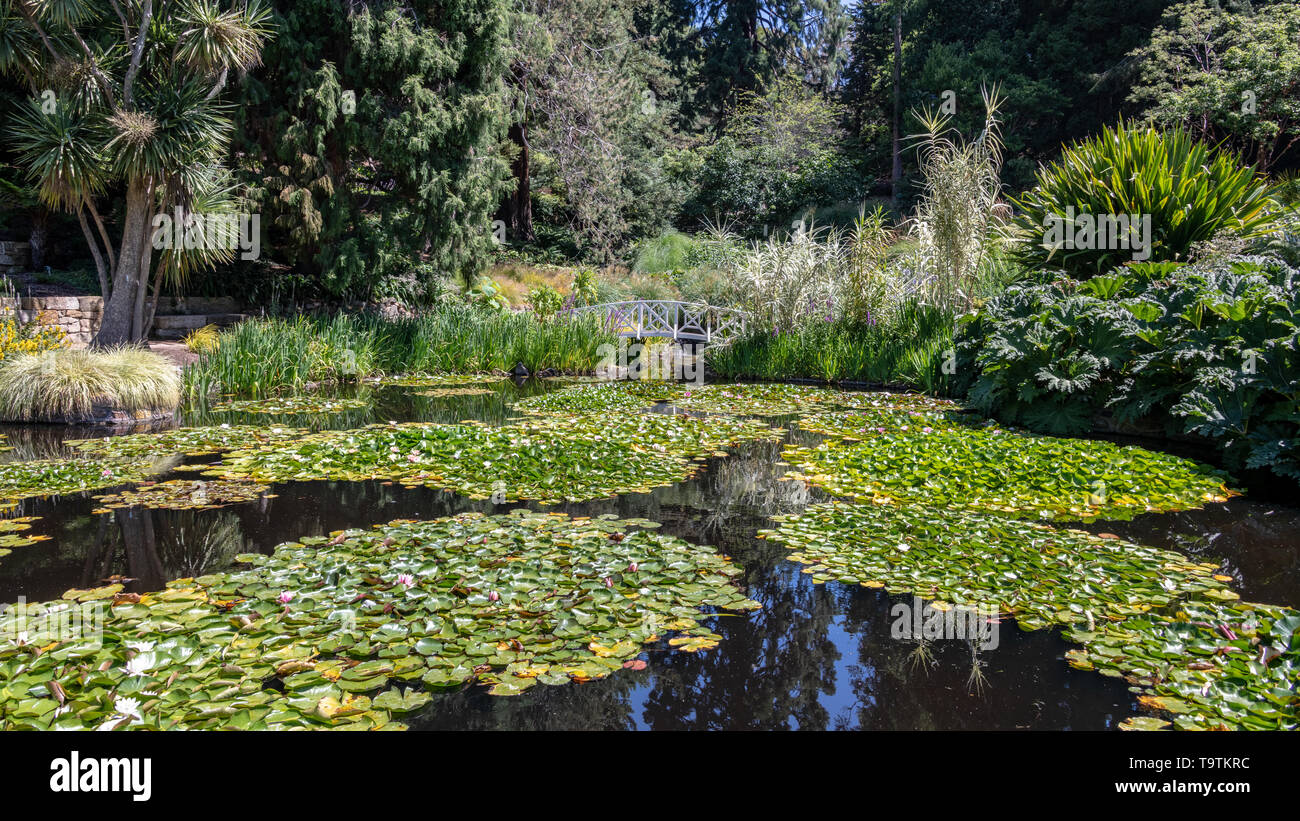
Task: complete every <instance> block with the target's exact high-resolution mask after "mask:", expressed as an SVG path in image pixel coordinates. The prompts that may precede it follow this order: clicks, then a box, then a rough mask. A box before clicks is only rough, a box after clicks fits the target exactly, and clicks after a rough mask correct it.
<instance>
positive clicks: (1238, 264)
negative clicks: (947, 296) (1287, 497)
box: [958, 258, 1300, 478]
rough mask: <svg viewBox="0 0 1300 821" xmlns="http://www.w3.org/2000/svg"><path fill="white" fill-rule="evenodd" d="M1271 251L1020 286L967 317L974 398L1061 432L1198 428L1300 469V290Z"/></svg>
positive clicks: (1288, 472) (1243, 453) (1255, 461)
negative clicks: (1105, 426) (1109, 423)
mask: <svg viewBox="0 0 1300 821" xmlns="http://www.w3.org/2000/svg"><path fill="white" fill-rule="evenodd" d="M1296 276H1297V272H1296V271H1295V270H1294V269H1292V268H1289V267H1287V266H1286V265H1285V264H1283V263H1281V262H1278V261H1276V260H1270V259H1267V258H1226V259H1215V260H1211V261H1207V262H1203V263H1198V264H1195V265H1188V266H1177V265H1160V264H1150V265H1135V266H1131V267H1129V268H1121V269H1117V270H1115V271H1113V272H1112V273H1110V274H1106V275H1103V276H1099V277H1093V278H1092V279H1090V280H1087V281H1086V282H1083V283H1079V282H1076V281H1073V280H1068V279H1062V280H1058V281H1056V282H1053V283H1050V284H1045V285H1024V286H1016V287H1012V288H1010V289H1008V291H1007V293H1006V294H1005V295H1003V296H1001V297H999V298H997V299H994V300H992V301H991V302H989V303H988V304H987V305H986V306H985V307H984V309H983V310H982V311H981V312H980V313H979V314H978V315H977V316H973V317H972V318H970V319H968V320H967V321H966V324H965V326H964V327H963V329H962V331H961V333H960V335H959V340H958V353H959V361H958V370H959V373H961V374H962V381H963V387H964V386H965V385H969V386H970V398H971V401H972V403H973V404H974V405H975V406H976V407H977V408H979V409H980V410H982V411H984V412H985V413H989V414H992V415H996V416H998V417H999V418H1002V419H1005V420H1008V421H1011V422H1015V423H1018V424H1024V425H1027V426H1029V427H1031V428H1033V429H1035V430H1041V431H1048V432H1053V433H1082V432H1085V431H1088V430H1091V429H1092V428H1093V426H1094V425H1095V424H1097V422H1098V418H1097V417H1099V416H1101V415H1105V416H1108V417H1112V418H1113V422H1114V423H1115V424H1119V425H1143V426H1146V427H1149V428H1151V427H1153V428H1155V429H1156V430H1158V431H1162V432H1166V433H1170V434H1195V435H1198V436H1201V437H1205V438H1208V439H1210V440H1212V441H1213V442H1214V443H1215V444H1217V445H1218V446H1219V447H1221V448H1222V449H1223V451H1224V454H1225V456H1226V458H1227V460H1228V464H1229V466H1231V467H1232V468H1234V469H1236V468H1241V467H1246V468H1271V469H1272V470H1273V471H1274V472H1276V473H1279V474H1282V475H1284V476H1289V477H1292V478H1300V449H1298V448H1297V443H1296V437H1297V434H1300V413H1298V411H1297V408H1298V407H1300V346H1298V345H1297V339H1300V336H1298V334H1300V322H1298V320H1297V315H1298V314H1300V290H1298V289H1297V282H1296Z"/></svg>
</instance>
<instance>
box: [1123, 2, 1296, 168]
mask: <svg viewBox="0 0 1300 821" xmlns="http://www.w3.org/2000/svg"><path fill="white" fill-rule="evenodd" d="M1233 5H1235V4H1232V5H1229V7H1228V8H1224V4H1220V3H1215V2H1207V0H1191V2H1182V3H1178V4H1177V5H1175V6H1173V7H1172V8H1170V9H1169V11H1168V12H1167V13H1166V15H1165V17H1164V19H1163V20H1162V21H1161V23H1160V25H1159V26H1158V27H1156V29H1155V30H1154V31H1152V32H1151V38H1150V41H1149V43H1148V44H1147V45H1146V46H1144V47H1142V48H1141V49H1139V50H1137V51H1136V52H1135V53H1134V55H1133V56H1134V57H1136V58H1137V65H1138V69H1139V72H1140V73H1139V77H1138V80H1137V82H1135V83H1134V86H1133V91H1132V94H1131V99H1132V100H1133V101H1135V102H1138V103H1142V104H1145V105H1146V106H1147V109H1146V112H1145V114H1146V116H1147V117H1149V118H1150V119H1151V120H1153V121H1154V122H1156V123H1160V124H1164V125H1174V124H1182V125H1186V126H1187V127H1188V128H1190V129H1192V130H1193V132H1194V133H1196V134H1197V135H1198V136H1199V137H1201V138H1202V139H1203V140H1204V141H1205V142H1207V143H1209V144H1211V145H1215V144H1220V143H1224V144H1226V145H1228V146H1230V147H1232V148H1234V149H1236V150H1237V151H1239V152H1240V153H1241V154H1242V155H1244V156H1245V157H1248V158H1249V159H1250V161H1251V162H1253V163H1254V164H1255V165H1256V166H1257V167H1258V168H1260V169H1262V170H1264V171H1268V170H1271V169H1272V168H1273V166H1274V165H1275V164H1276V163H1277V162H1278V161H1280V160H1282V159H1283V158H1284V157H1285V156H1286V154H1287V152H1288V151H1289V150H1290V149H1291V147H1292V146H1293V145H1295V144H1296V142H1297V140H1300V131H1297V124H1298V123H1300V94H1297V82H1296V78H1297V77H1300V6H1297V5H1296V4H1295V3H1290V2H1273V3H1257V4H1256V5H1257V6H1258V8H1256V9H1253V10H1252V11H1253V13H1250V11H1246V10H1243V9H1242V8H1241V7H1239V6H1238V7H1235V8H1234V7H1233Z"/></svg>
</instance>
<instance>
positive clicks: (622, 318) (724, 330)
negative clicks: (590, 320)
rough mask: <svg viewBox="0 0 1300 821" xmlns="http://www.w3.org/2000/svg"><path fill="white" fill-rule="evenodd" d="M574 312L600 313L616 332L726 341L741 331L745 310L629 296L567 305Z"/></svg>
mask: <svg viewBox="0 0 1300 821" xmlns="http://www.w3.org/2000/svg"><path fill="white" fill-rule="evenodd" d="M569 313H570V314H571V315H574V316H582V315H587V314H593V313H595V314H598V315H604V316H605V317H606V321H607V322H608V323H609V324H610V325H611V326H613V329H614V330H616V331H617V332H618V334H619V336H627V337H637V338H644V337H652V336H653V337H664V338H667V339H678V340H685V341H688V342H706V343H718V342H727V341H730V340H731V339H732V338H734V337H736V336H739V335H740V334H743V333H744V332H745V325H746V322H747V320H748V319H749V314H748V313H746V312H745V311H741V310H737V309H736V308H725V307H721V306H718V305H709V304H707V303H703V302H682V301H679V300H668V299H633V300H625V301H622V302H601V303H599V304H596V305H584V306H582V307H578V308H571V309H569Z"/></svg>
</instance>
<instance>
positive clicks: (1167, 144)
mask: <svg viewBox="0 0 1300 821" xmlns="http://www.w3.org/2000/svg"><path fill="white" fill-rule="evenodd" d="M1016 205H1017V206H1018V207H1019V209H1020V211H1021V214H1020V216H1019V217H1017V219H1016V221H1015V228H1016V233H1017V234H1018V235H1019V238H1020V239H1021V242H1020V244H1019V245H1018V246H1017V248H1016V254H1017V256H1018V257H1019V258H1020V260H1021V261H1022V262H1023V263H1024V264H1026V265H1032V266H1035V267H1047V268H1058V269H1063V270H1065V271H1066V272H1067V273H1069V274H1070V275H1071V276H1074V277H1079V278H1082V277H1088V276H1093V275H1095V274H1101V273H1105V272H1107V271H1109V270H1111V269H1112V268H1114V267H1116V266H1117V265H1121V264H1123V263H1125V262H1129V261H1131V260H1132V259H1133V258H1134V256H1133V251H1132V249H1131V248H1130V247H1128V244H1125V247H1083V248H1080V247H1075V248H1069V247H1055V246H1056V243H1053V242H1049V241H1047V237H1048V233H1047V231H1048V228H1049V226H1050V225H1052V224H1064V225H1066V227H1067V228H1068V227H1069V223H1070V222H1072V221H1073V220H1074V219H1078V217H1080V216H1083V215H1092V216H1093V217H1099V216H1103V215H1130V216H1132V215H1137V216H1139V217H1143V216H1150V218H1151V236H1150V237H1149V238H1148V241H1149V243H1150V249H1149V251H1150V257H1149V259H1150V260H1151V261H1154V262H1163V261H1186V260H1187V258H1188V255H1189V253H1190V252H1191V250H1192V246H1193V245H1195V244H1196V243H1199V242H1205V241H1207V240H1209V239H1211V238H1212V237H1214V236H1215V235H1216V234H1219V233H1220V232H1230V233H1232V234H1235V235H1238V236H1241V237H1247V238H1250V237H1255V236H1258V235H1260V234H1262V233H1264V232H1265V231H1266V230H1267V228H1268V227H1269V225H1270V224H1271V222H1272V221H1273V219H1274V215H1273V210H1274V209H1272V208H1270V205H1271V200H1270V199H1269V187H1268V185H1267V183H1266V182H1265V181H1264V180H1263V179H1262V178H1261V177H1260V176H1259V175H1258V174H1256V173H1255V169H1254V168H1253V167H1251V166H1245V165H1242V164H1241V163H1240V162H1239V160H1238V158H1237V157H1236V156H1235V155H1233V154H1231V153H1223V152H1216V151H1214V150H1213V149H1211V148H1210V147H1208V146H1206V145H1205V144H1203V143H1200V142H1198V141H1197V140H1196V139H1195V138H1194V137H1193V136H1192V135H1191V133H1190V132H1188V131H1187V130H1186V129H1184V128H1181V127H1175V128H1172V129H1169V130H1167V131H1160V130H1158V129H1155V128H1151V127H1145V126H1137V127H1134V126H1126V125H1124V124H1122V123H1121V124H1119V125H1117V126H1115V127H1114V128H1107V129H1105V130H1103V131H1102V133H1101V134H1099V135H1097V136H1096V137H1093V138H1092V139H1088V140H1083V141H1082V142H1079V143H1076V144H1075V145H1073V146H1071V147H1069V148H1068V149H1066V151H1065V153H1064V154H1063V155H1062V156H1061V159H1060V160H1058V161H1057V162H1055V163H1052V164H1051V165H1049V166H1047V167H1045V168H1043V169H1041V170H1040V171H1039V173H1038V179H1037V182H1036V184H1035V185H1034V187H1033V189H1031V190H1030V191H1029V192H1027V193H1026V194H1025V195H1024V196H1022V197H1021V198H1020V199H1019V200H1018V201H1017V203H1016ZM1085 244H1087V245H1090V246H1096V245H1100V244H1101V243H1098V242H1090V243H1085ZM1110 245H1118V243H1110Z"/></svg>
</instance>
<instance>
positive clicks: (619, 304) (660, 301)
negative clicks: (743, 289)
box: [567, 299, 749, 317]
mask: <svg viewBox="0 0 1300 821" xmlns="http://www.w3.org/2000/svg"><path fill="white" fill-rule="evenodd" d="M625 305H681V306H682V307H684V308H702V309H708V310H712V311H726V312H727V313H731V314H737V315H739V316H743V317H748V316H749V311H742V310H741V309H740V308H731V307H728V306H726V305H712V304H710V303H708V302H684V301H682V300H680V299H625V300H622V301H619V302H598V303H596V304H594V305H575V306H574V307H572V308H568V309H567V310H568V312H569V313H578V312H579V311H583V312H585V311H594V310H596V309H597V308H619V307H622V306H625Z"/></svg>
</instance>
